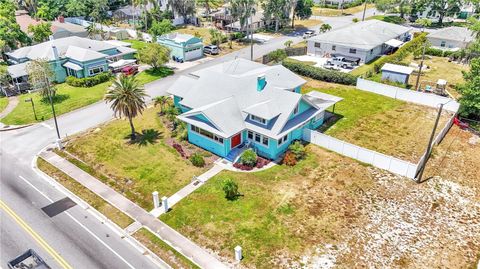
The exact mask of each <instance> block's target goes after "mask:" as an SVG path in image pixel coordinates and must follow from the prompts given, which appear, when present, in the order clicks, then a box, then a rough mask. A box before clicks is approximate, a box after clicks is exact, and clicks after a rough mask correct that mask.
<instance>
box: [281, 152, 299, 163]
mask: <svg viewBox="0 0 480 269" xmlns="http://www.w3.org/2000/svg"><path fill="white" fill-rule="evenodd" d="M282 162H283V164H285V165H288V166H294V165H296V164H297V159H296V158H295V154H293V152H291V151H290V150H287V153H285V156H284V157H283V161H282Z"/></svg>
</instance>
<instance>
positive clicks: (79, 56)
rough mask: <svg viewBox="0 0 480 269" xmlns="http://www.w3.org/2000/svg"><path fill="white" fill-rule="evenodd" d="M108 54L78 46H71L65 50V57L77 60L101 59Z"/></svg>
mask: <svg viewBox="0 0 480 269" xmlns="http://www.w3.org/2000/svg"><path fill="white" fill-rule="evenodd" d="M106 56H108V55H106V54H103V53H100V52H96V51H94V50H89V49H84V48H80V47H77V46H69V47H68V49H67V51H66V52H65V57H67V58H70V59H73V60H77V61H80V62H86V61H91V60H95V59H101V58H104V57H106Z"/></svg>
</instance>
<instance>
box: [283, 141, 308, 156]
mask: <svg viewBox="0 0 480 269" xmlns="http://www.w3.org/2000/svg"><path fill="white" fill-rule="evenodd" d="M288 149H289V150H290V151H291V152H292V153H293V154H294V155H295V159H296V160H297V161H298V160H302V159H303V158H305V156H307V152H306V151H305V147H304V146H303V145H302V143H301V142H300V141H295V142H294V143H293V144H291V145H290V146H289V147H288Z"/></svg>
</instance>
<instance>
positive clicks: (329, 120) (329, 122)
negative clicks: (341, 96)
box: [318, 111, 343, 133]
mask: <svg viewBox="0 0 480 269" xmlns="http://www.w3.org/2000/svg"><path fill="white" fill-rule="evenodd" d="M342 118H343V115H340V114H336V113H332V112H329V111H325V121H324V122H323V124H322V125H321V126H320V127H319V128H318V131H319V132H321V133H323V132H325V131H327V130H328V129H330V127H332V126H333V125H335V123H337V121H339V120H341V119H342Z"/></svg>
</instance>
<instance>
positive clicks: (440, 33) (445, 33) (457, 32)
mask: <svg viewBox="0 0 480 269" xmlns="http://www.w3.org/2000/svg"><path fill="white" fill-rule="evenodd" d="M427 38H437V39H445V40H453V41H461V42H471V41H472V40H474V39H475V38H474V36H473V32H472V31H470V30H469V29H468V28H465V27H458V26H451V27H446V28H442V29H438V30H436V31H435V32H433V33H430V34H429V35H428V36H427Z"/></svg>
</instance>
